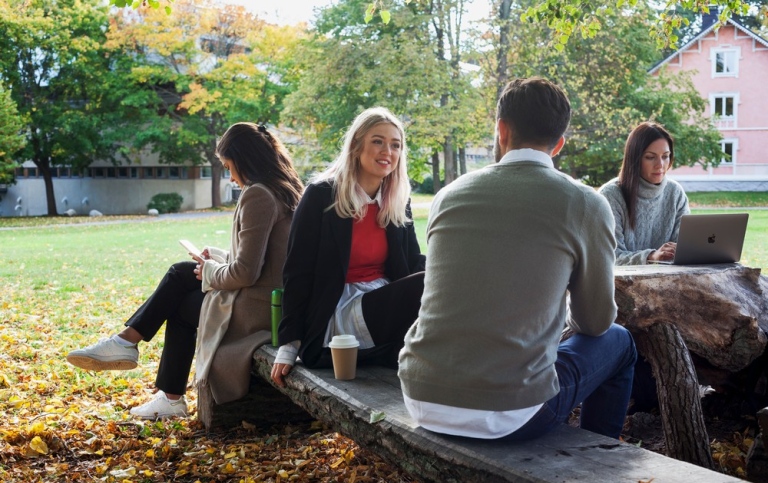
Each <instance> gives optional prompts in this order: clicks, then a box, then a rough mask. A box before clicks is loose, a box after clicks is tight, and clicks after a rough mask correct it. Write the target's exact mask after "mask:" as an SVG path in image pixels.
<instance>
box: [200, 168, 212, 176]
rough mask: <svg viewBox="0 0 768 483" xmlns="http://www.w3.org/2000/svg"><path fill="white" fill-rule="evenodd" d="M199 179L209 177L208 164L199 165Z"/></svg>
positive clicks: (209, 169)
mask: <svg viewBox="0 0 768 483" xmlns="http://www.w3.org/2000/svg"><path fill="white" fill-rule="evenodd" d="M200 179H211V167H210V166H201V167H200Z"/></svg>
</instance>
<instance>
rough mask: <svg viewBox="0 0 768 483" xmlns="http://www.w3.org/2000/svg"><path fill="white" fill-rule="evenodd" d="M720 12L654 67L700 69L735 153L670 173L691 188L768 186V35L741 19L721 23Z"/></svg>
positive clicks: (714, 114)
mask: <svg viewBox="0 0 768 483" xmlns="http://www.w3.org/2000/svg"><path fill="white" fill-rule="evenodd" d="M716 15H717V14H716V13H714V14H710V15H707V16H705V17H704V18H703V19H702V30H701V32H699V34H698V35H696V36H695V37H694V38H693V39H692V40H691V41H690V42H688V43H687V44H685V45H684V46H683V47H681V48H680V49H679V50H677V51H676V52H674V53H673V54H672V55H670V56H669V57H667V58H666V59H664V60H662V61H661V62H660V63H659V64H657V65H656V66H654V67H653V68H652V69H651V70H650V73H652V74H653V73H655V72H658V71H659V70H660V69H667V71H669V72H679V71H694V75H693V83H694V85H695V86H696V87H697V88H698V90H699V92H700V93H701V96H702V97H703V98H704V99H708V100H709V108H708V113H709V115H710V116H711V118H712V120H713V122H714V123H715V126H716V127H717V128H718V129H719V130H720V133H721V134H722V137H723V139H722V141H721V146H722V148H723V152H724V153H727V154H728V155H730V158H725V157H724V158H723V161H722V162H721V163H720V165H719V166H718V167H716V168H707V169H705V168H702V167H700V166H694V167H681V168H677V169H674V170H672V171H671V172H670V177H672V178H674V179H675V180H677V181H679V182H680V183H682V184H683V186H684V187H685V188H686V190H688V191H768V146H767V145H768V40H766V39H764V38H762V37H760V36H759V35H756V34H755V33H754V32H752V31H750V30H749V29H748V28H746V27H744V26H743V25H741V24H740V23H739V22H737V21H735V20H728V22H727V23H726V24H725V25H724V26H722V27H720V28H719V29H715V25H716V22H715V21H716Z"/></svg>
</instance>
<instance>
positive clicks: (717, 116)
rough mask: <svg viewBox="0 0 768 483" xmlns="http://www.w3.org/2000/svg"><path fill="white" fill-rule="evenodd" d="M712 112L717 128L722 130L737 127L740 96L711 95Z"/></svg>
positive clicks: (727, 94) (734, 94)
mask: <svg viewBox="0 0 768 483" xmlns="http://www.w3.org/2000/svg"><path fill="white" fill-rule="evenodd" d="M709 104H710V110H711V112H712V117H713V120H714V121H715V126H717V127H718V128H720V129H732V128H735V127H737V126H736V120H737V115H738V109H739V95H738V94H736V93H722V94H710V96H709Z"/></svg>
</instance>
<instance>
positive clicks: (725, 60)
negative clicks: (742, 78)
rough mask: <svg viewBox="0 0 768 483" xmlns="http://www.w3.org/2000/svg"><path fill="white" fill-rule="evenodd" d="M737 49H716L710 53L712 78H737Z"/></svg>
mask: <svg viewBox="0 0 768 483" xmlns="http://www.w3.org/2000/svg"><path fill="white" fill-rule="evenodd" d="M739 56H740V52H739V49H737V48H734V49H718V50H713V51H712V57H713V58H712V77H738V75H739Z"/></svg>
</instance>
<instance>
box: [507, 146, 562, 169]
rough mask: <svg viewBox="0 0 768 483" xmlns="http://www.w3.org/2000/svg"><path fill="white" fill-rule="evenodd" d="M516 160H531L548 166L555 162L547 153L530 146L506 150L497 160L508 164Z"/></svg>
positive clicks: (553, 164)
mask: <svg viewBox="0 0 768 483" xmlns="http://www.w3.org/2000/svg"><path fill="white" fill-rule="evenodd" d="M518 161H533V162H535V163H539V164H543V165H544V166H548V167H550V168H554V167H555V163H553V162H552V158H551V157H550V156H549V155H548V154H547V153H545V152H544V151H539V150H538V149H531V148H523V149H513V150H512V151H508V152H507V154H505V155H504V156H503V157H502V158H501V160H499V164H510V163H515V162H518Z"/></svg>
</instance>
